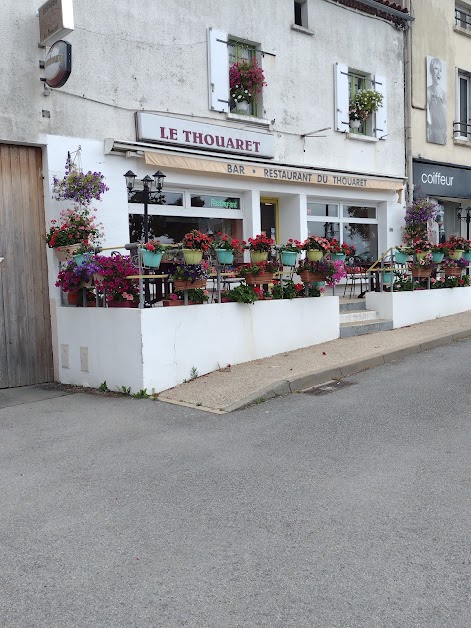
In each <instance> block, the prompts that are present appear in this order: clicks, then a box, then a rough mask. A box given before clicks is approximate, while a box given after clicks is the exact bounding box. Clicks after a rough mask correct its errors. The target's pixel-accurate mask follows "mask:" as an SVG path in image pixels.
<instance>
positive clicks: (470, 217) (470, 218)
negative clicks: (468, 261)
mask: <svg viewBox="0 0 471 628" xmlns="http://www.w3.org/2000/svg"><path fill="white" fill-rule="evenodd" d="M463 212H466V214H465V215H463ZM456 215H457V217H458V219H459V220H462V221H463V222H465V223H466V239H467V240H469V224H470V223H471V207H466V208H465V207H461V205H460V206H459V207H458V211H457V212H456ZM466 274H467V275H469V267H467V268H466Z"/></svg>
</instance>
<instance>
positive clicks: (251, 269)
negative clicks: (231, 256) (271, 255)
mask: <svg viewBox="0 0 471 628" xmlns="http://www.w3.org/2000/svg"><path fill="white" fill-rule="evenodd" d="M281 269H282V267H281V265H280V264H279V262H271V261H268V262H256V263H252V264H243V265H242V266H239V268H238V272H239V275H240V276H241V277H245V276H246V275H260V273H277V272H279V271H280V270H281Z"/></svg>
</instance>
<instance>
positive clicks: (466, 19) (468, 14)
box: [455, 2, 471, 31]
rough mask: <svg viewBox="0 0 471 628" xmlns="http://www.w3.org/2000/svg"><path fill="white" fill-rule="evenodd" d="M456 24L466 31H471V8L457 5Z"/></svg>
mask: <svg viewBox="0 0 471 628" xmlns="http://www.w3.org/2000/svg"><path fill="white" fill-rule="evenodd" d="M455 24H456V26H459V27H460V28H464V29H465V30H467V31H469V30H471V6H468V5H466V4H461V3H458V2H457V3H456V5H455Z"/></svg>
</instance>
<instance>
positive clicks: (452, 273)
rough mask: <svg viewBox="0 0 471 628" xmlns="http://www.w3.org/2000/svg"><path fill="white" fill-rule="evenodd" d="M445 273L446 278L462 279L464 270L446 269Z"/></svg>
mask: <svg viewBox="0 0 471 628" xmlns="http://www.w3.org/2000/svg"><path fill="white" fill-rule="evenodd" d="M443 272H444V274H445V277H461V274H462V272H463V269H462V268H444V269H443Z"/></svg>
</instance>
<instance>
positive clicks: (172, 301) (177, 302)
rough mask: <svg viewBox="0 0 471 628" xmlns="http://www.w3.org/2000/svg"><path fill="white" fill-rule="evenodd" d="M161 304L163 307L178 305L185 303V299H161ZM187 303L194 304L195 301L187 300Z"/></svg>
mask: <svg viewBox="0 0 471 628" xmlns="http://www.w3.org/2000/svg"><path fill="white" fill-rule="evenodd" d="M162 305H163V307H178V306H179V305H185V301H184V300H183V299H178V300H177V299H163V301H162ZM188 305H196V303H195V302H194V301H188Z"/></svg>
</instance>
